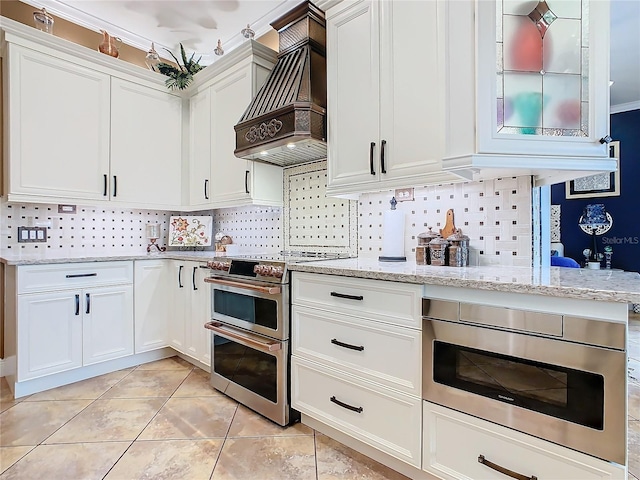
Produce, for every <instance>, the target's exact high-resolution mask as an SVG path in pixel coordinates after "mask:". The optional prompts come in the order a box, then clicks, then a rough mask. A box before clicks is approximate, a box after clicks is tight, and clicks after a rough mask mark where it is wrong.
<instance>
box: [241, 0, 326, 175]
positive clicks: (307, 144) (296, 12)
mask: <svg viewBox="0 0 640 480" xmlns="http://www.w3.org/2000/svg"><path fill="white" fill-rule="evenodd" d="M271 26H272V27H273V28H274V29H276V30H277V31H278V34H279V39H280V52H279V53H278V61H277V63H276V65H275V66H274V67H273V70H272V71H271V73H270V74H269V76H268V77H267V80H266V81H265V84H264V85H263V86H262V88H261V89H260V91H259V92H258V94H257V95H256V97H255V98H254V99H253V100H252V102H251V104H250V105H249V107H248V108H247V109H246V111H245V112H244V114H243V115H242V118H241V119H240V121H239V122H238V124H237V125H236V126H235V132H236V149H235V151H234V154H235V155H236V157H240V158H244V159H250V160H256V161H260V162H264V163H271V164H276V165H279V166H290V165H297V164H300V163H305V162H311V161H314V160H320V159H323V158H326V156H327V144H326V131H327V129H326V105H327V80H326V78H327V67H326V53H325V50H326V30H325V19H324V13H323V12H322V10H320V9H319V8H318V7H316V6H315V5H313V4H312V3H311V2H308V1H307V2H304V3H302V4H300V5H299V6H297V7H296V8H294V9H293V10H291V11H290V12H289V13H287V14H285V15H284V16H282V17H281V18H279V19H278V20H276V21H274V22H273V23H272V24H271Z"/></svg>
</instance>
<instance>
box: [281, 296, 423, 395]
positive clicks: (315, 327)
mask: <svg viewBox="0 0 640 480" xmlns="http://www.w3.org/2000/svg"><path fill="white" fill-rule="evenodd" d="M292 322H293V323H292V328H291V335H292V349H293V350H292V351H293V353H294V354H295V355H298V356H301V357H306V358H308V359H310V360H315V361H319V362H324V363H326V362H328V363H331V364H333V366H334V367H335V368H338V369H341V370H344V371H346V372H348V373H351V374H353V375H358V376H361V377H364V378H366V379H368V380H371V381H373V382H377V383H380V384H382V385H384V386H387V387H391V388H397V389H398V390H402V391H404V392H406V393H409V394H413V395H416V396H421V393H422V390H421V381H422V378H421V374H420V372H421V368H420V367H421V360H422V356H421V351H422V342H421V335H420V331H418V330H414V329H410V328H406V327H398V326H395V325H388V324H384V323H380V322H374V321H371V320H363V319H360V318H356V317H350V316H347V315H340V314H338V313H333V312H324V311H321V310H316V309H313V308H308V307H301V306H298V305H294V306H293V307H292Z"/></svg>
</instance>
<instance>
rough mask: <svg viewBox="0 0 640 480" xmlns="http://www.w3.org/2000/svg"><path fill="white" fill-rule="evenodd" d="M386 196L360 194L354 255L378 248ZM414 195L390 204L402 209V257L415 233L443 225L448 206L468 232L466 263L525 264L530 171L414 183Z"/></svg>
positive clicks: (528, 239) (527, 260)
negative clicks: (480, 179)
mask: <svg viewBox="0 0 640 480" xmlns="http://www.w3.org/2000/svg"><path fill="white" fill-rule="evenodd" d="M392 196H393V192H391V191H389V192H381V193H371V194H363V195H361V196H360V200H359V205H358V207H359V214H358V215H359V221H358V241H359V255H361V256H367V257H377V256H379V255H380V254H381V252H382V218H383V215H382V214H383V212H384V211H385V210H387V209H389V208H390V205H389V201H390V200H391V197H392ZM414 198H415V200H414V201H407V202H398V205H397V207H396V208H397V209H399V210H401V211H404V212H405V222H406V223H405V254H406V256H407V259H413V258H415V247H416V245H417V244H418V240H417V236H418V234H420V233H422V232H426V231H427V227H433V231H435V232H437V231H438V230H439V229H440V228H442V227H444V224H445V216H446V213H447V210H448V209H450V208H451V209H453V210H454V223H455V226H456V227H457V228H460V229H461V230H462V232H463V233H464V234H465V235H468V236H469V237H470V242H469V245H470V249H471V260H470V263H471V264H472V265H515V266H529V265H531V261H532V243H531V233H532V230H531V179H530V177H507V178H500V179H496V180H487V181H483V182H471V183H456V184H447V185H435V186H428V187H416V188H415V190H414Z"/></svg>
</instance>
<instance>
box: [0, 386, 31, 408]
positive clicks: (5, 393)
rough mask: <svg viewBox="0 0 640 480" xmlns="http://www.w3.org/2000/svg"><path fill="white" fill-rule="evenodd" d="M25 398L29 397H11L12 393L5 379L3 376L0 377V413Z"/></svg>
mask: <svg viewBox="0 0 640 480" xmlns="http://www.w3.org/2000/svg"><path fill="white" fill-rule="evenodd" d="M27 398H29V397H22V398H18V399H15V398H13V393H11V389H10V388H9V384H8V383H7V379H6V378H4V377H1V378H0V413H2V412H4V411H5V410H6V409H7V408H11V407H13V406H14V405H16V404H18V403H20V402H22V401H24V400H26V399H27Z"/></svg>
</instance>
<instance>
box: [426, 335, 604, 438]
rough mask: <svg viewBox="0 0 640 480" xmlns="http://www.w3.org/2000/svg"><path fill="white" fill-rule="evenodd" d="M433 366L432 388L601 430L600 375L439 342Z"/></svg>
mask: <svg viewBox="0 0 640 480" xmlns="http://www.w3.org/2000/svg"><path fill="white" fill-rule="evenodd" d="M433 364H434V381H436V382H437V383H442V384H444V385H449V386H451V387H455V388H459V389H461V390H466V391H468V392H473V393H476V394H479V395H483V396H485V397H489V398H494V399H496V400H499V401H502V402H505V403H510V404H514V405H517V406H520V407H523V408H527V409H529V410H535V411H538V412H540V413H545V414H547V415H551V416H553V417H557V418H562V419H564V420H568V421H571V422H574V423H579V424H580V425H585V426H587V427H591V428H596V429H598V430H602V429H603V421H604V378H603V377H602V375H597V374H594V373H591V372H582V371H579V370H574V369H569V368H564V367H561V366H557V365H550V364H546V363H539V362H534V361H530V360H526V359H522V358H517V357H511V356H508V355H501V354H497V353H492V352H485V351H482V350H477V349H473V348H467V347H463V346H459V345H452V344H448V343H444V342H439V341H435V342H434V363H433Z"/></svg>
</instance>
